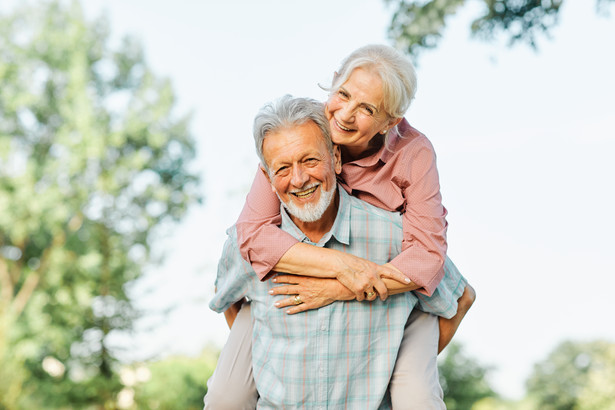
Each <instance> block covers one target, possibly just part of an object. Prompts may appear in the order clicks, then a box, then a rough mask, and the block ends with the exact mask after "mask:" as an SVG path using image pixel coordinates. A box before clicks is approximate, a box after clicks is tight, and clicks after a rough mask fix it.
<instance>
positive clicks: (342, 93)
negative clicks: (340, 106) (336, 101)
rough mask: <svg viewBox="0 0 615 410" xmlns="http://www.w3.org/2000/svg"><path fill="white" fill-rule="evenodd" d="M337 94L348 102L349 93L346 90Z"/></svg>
mask: <svg viewBox="0 0 615 410" xmlns="http://www.w3.org/2000/svg"><path fill="white" fill-rule="evenodd" d="M337 94H338V95H339V96H340V97H341V98H343V99H346V100H347V99H348V93H347V92H346V91H344V90H339V91H338V92H337Z"/></svg>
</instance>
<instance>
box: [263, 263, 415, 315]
mask: <svg viewBox="0 0 615 410" xmlns="http://www.w3.org/2000/svg"><path fill="white" fill-rule="evenodd" d="M385 265H386V266H388V267H390V268H391V269H394V270H396V268H395V267H394V266H391V265H390V264H385ZM399 273H400V274H402V275H403V273H401V272H399ZM272 280H273V282H274V283H279V284H281V285H282V286H276V287H274V288H272V289H271V290H270V291H269V293H270V294H271V295H291V297H288V298H286V299H282V300H279V301H278V302H276V303H275V307H277V308H285V307H288V306H291V308H290V309H288V310H287V311H286V313H288V314H291V315H292V314H295V313H299V312H305V311H306V310H311V309H318V308H321V307H323V306H327V305H329V304H331V303H333V302H336V301H347V300H353V299H355V295H354V293H352V292H351V291H350V290H349V289H348V288H347V287H345V286H344V285H342V283H341V282H340V281H339V280H336V279H325V278H314V277H308V276H296V275H279V276H276V277H275V278H273V279H272ZM383 281H384V283H385V285H386V287H387V292H388V294H389V295H396V294H398V293H403V292H409V291H412V290H415V289H417V288H418V285H416V284H415V283H408V284H402V283H400V282H398V281H396V280H392V279H388V278H383ZM295 295H298V296H299V298H300V300H301V302H302V303H301V304H299V305H298V304H297V303H296V301H295V298H294V297H295Z"/></svg>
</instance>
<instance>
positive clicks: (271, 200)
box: [236, 166, 298, 279]
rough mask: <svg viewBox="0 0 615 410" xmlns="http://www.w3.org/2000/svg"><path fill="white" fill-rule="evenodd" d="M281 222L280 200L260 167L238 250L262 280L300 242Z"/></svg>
mask: <svg viewBox="0 0 615 410" xmlns="http://www.w3.org/2000/svg"><path fill="white" fill-rule="evenodd" d="M281 223H282V218H281V217H280V200H279V199H278V197H277V195H276V194H275V193H273V191H272V190H271V184H270V183H269V181H268V180H267V178H266V177H265V175H264V174H263V172H262V170H261V169H260V166H259V169H258V170H257V171H256V176H255V177H254V182H253V183H252V187H251V188H250V192H249V193H248V196H247V197H246V203H245V204H244V206H243V210H242V211H241V214H240V215H239V219H238V220H237V223H236V227H237V243H238V245H239V252H240V253H241V256H242V257H243V258H244V259H245V260H246V261H248V262H249V263H250V265H252V269H254V271H255V272H256V274H257V275H258V277H259V278H260V279H263V278H264V277H265V276H267V274H269V272H271V270H273V268H274V266H275V265H276V264H277V263H278V261H279V260H280V258H282V256H283V255H284V254H285V253H286V252H287V251H288V249H289V248H290V247H292V246H293V245H295V244H297V243H298V241H297V240H296V239H295V238H294V237H292V236H291V235H290V234H289V233H287V232H284V231H283V230H281V229H280V228H279V227H278V225H280V224H281Z"/></svg>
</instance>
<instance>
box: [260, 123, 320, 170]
mask: <svg viewBox="0 0 615 410" xmlns="http://www.w3.org/2000/svg"><path fill="white" fill-rule="evenodd" d="M272 147H276V148H277V149H276V151H277V154H278V155H279V154H284V153H287V152H289V151H290V150H291V149H295V150H302V149H304V150H306V151H308V150H309V151H313V150H318V151H324V152H328V147H327V144H326V142H325V137H324V136H323V134H322V131H321V130H320V128H319V127H318V126H317V125H316V124H315V123H314V122H313V121H309V122H305V123H302V124H294V125H290V126H285V127H283V128H278V129H277V130H275V131H274V132H271V133H270V134H268V135H267V136H266V137H265V139H264V141H263V151H264V153H270V152H269V151H271V149H272ZM284 148H287V149H284ZM274 159H275V158H270V160H274Z"/></svg>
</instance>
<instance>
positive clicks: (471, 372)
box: [438, 343, 496, 410]
mask: <svg viewBox="0 0 615 410" xmlns="http://www.w3.org/2000/svg"><path fill="white" fill-rule="evenodd" d="M444 352H445V353H444V357H443V358H442V359H440V362H439V363H438V369H439V373H440V384H441V385H442V390H443V391H444V402H445V404H446V407H447V408H448V409H449V410H465V409H470V408H472V405H473V404H474V403H476V402H478V401H480V400H481V399H484V398H487V397H496V394H495V392H494V391H493V390H492V389H491V387H490V386H489V384H488V383H487V379H486V376H487V373H488V372H489V369H488V368H487V367H484V366H482V365H480V364H478V362H477V360H476V359H474V358H472V357H469V356H467V355H466V354H465V353H464V351H463V347H462V346H461V345H460V344H458V343H451V344H450V345H449V346H448V347H447V348H446V350H445V351H444Z"/></svg>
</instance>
